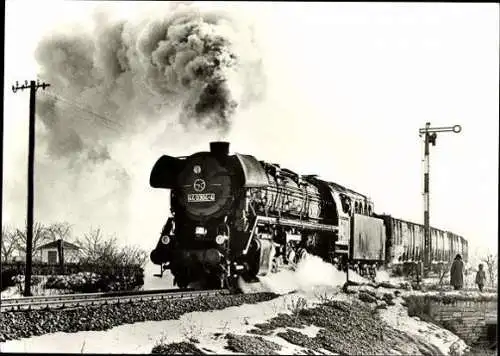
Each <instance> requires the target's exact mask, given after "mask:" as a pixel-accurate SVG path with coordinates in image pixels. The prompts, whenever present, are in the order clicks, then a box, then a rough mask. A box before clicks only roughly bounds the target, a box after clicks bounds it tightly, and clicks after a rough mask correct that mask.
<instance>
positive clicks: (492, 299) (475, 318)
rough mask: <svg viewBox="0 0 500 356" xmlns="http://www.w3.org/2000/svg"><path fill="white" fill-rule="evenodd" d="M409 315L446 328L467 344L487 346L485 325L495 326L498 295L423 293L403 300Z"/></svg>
mask: <svg viewBox="0 0 500 356" xmlns="http://www.w3.org/2000/svg"><path fill="white" fill-rule="evenodd" d="M405 300H406V304H407V306H408V314H409V315H410V316H414V315H416V316H419V317H421V318H422V319H427V320H428V319H429V318H430V319H431V321H433V322H435V323H437V324H439V325H441V326H443V327H445V328H446V329H448V330H450V331H451V332H453V333H454V334H456V335H458V336H459V337H460V338H462V339H463V340H464V341H465V342H466V343H467V344H469V345H476V344H483V343H484V344H486V343H488V335H487V333H488V325H492V324H493V325H495V326H496V324H497V294H496V293H482V294H480V293H475V294H473V295H460V294H458V293H441V294H431V295H428V294H422V295H410V296H406V297H405Z"/></svg>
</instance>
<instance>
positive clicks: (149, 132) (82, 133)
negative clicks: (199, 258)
mask: <svg viewBox="0 0 500 356" xmlns="http://www.w3.org/2000/svg"><path fill="white" fill-rule="evenodd" d="M260 55H261V53H260V50H259V48H258V47H257V43H256V42H255V40H254V34H253V29H252V28H251V27H248V26H246V24H245V23H244V22H240V21H236V20H235V18H234V17H233V14H230V13H227V12H223V11H219V10H213V9H203V10H201V9H199V8H198V7H196V6H194V5H184V4H181V5H178V4H176V5H170V4H169V5H167V6H166V8H165V9H164V11H157V13H156V14H155V17H149V16H148V17H147V18H144V19H143V20H141V21H136V22H132V21H130V22H129V21H124V20H119V21H116V20H113V21H112V20H110V17H109V16H108V15H107V14H106V13H105V12H102V11H101V12H99V13H97V15H96V16H95V18H94V29H93V31H89V32H84V31H80V32H78V33H77V32H75V31H72V32H65V33H50V34H48V35H47V36H45V37H44V38H43V39H42V40H41V41H40V43H39V45H38V47H37V49H36V52H35V57H36V60H37V62H38V64H39V65H40V67H41V73H40V80H43V81H45V82H47V83H50V85H51V86H50V87H49V88H48V90H45V91H42V90H39V92H38V95H37V118H38V119H39V120H38V122H37V151H36V162H35V164H36V167H35V172H36V174H35V179H36V181H35V184H36V189H35V192H36V196H35V218H36V220H39V221H42V222H45V223H49V222H51V221H57V220H59V221H61V220H62V221H68V222H70V223H72V224H77V225H78V226H79V227H80V230H79V231H78V229H76V230H77V231H76V233H77V234H81V233H82V232H84V231H85V230H86V229H88V228H89V227H90V226H92V227H102V228H103V229H104V231H105V232H109V233H117V234H118V237H119V238H120V240H122V241H124V242H126V241H127V240H129V241H130V240H135V241H136V242H138V241H141V244H143V246H149V245H151V246H153V245H154V243H155V241H154V239H156V238H157V233H158V230H159V229H161V224H163V222H164V220H165V219H166V216H167V215H168V213H169V210H168V209H169V207H168V195H167V193H166V192H165V191H158V190H153V189H152V188H150V187H149V184H148V182H149V173H150V170H151V168H152V166H153V164H154V162H155V160H156V159H157V158H158V157H159V156H160V155H162V154H171V155H176V154H184V153H185V152H186V151H188V150H189V151H192V150H193V146H196V145H197V143H198V142H200V143H201V142H203V147H204V148H206V147H205V146H206V140H207V137H209V138H210V137H212V138H221V136H226V135H227V134H228V133H229V132H230V130H231V127H232V125H233V123H234V121H235V120H236V117H237V116H238V114H239V113H240V111H241V110H244V109H245V108H246V107H247V106H248V105H250V104H254V103H256V102H258V101H259V100H260V99H261V98H262V97H263V95H264V89H265V85H266V78H265V76H264V75H263V72H264V71H263V68H262V60H261V58H260ZM247 117H248V116H247ZM22 158H24V157H20V159H22ZM23 178H24V177H22V176H16V177H15V179H10V182H9V184H8V188H9V191H8V194H7V196H6V198H7V200H8V201H9V202H15V203H10V205H11V206H9V210H10V215H11V216H14V217H16V219H15V220H17V221H16V223H22V221H23V218H22V217H23V216H25V210H24V207H23V206H22V204H21V203H20V202H23V201H24V199H25V198H24V197H25V183H24V179H23ZM159 197H160V198H159ZM146 241H147V242H146Z"/></svg>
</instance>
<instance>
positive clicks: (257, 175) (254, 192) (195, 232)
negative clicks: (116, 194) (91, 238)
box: [150, 142, 455, 288]
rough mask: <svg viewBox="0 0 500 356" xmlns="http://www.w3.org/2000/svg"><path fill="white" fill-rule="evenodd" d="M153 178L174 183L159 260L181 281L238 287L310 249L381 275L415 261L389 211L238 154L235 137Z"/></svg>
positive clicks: (159, 169)
mask: <svg viewBox="0 0 500 356" xmlns="http://www.w3.org/2000/svg"><path fill="white" fill-rule="evenodd" d="M150 185H151V186H152V187H154V188H164V189H170V190H171V215H172V216H171V217H169V218H168V220H167V222H166V224H165V225H164V227H163V229H162V232H161V235H160V238H159V241H158V243H157V245H156V248H155V249H154V250H153V251H152V252H151V261H152V262H153V263H154V264H158V265H161V266H162V268H165V269H170V271H171V273H172V274H173V276H174V283H175V284H176V285H178V286H179V287H180V288H186V287H187V286H188V285H190V284H193V283H201V284H202V285H203V286H204V287H207V288H219V287H228V288H232V287H235V286H236V280H237V278H239V277H243V278H244V279H245V280H255V279H258V277H260V276H265V275H267V274H268V273H270V272H276V271H278V270H279V269H280V266H281V265H287V264H296V263H297V262H298V261H299V260H300V259H301V258H304V256H306V255H307V254H314V255H316V256H319V257H321V258H322V259H323V260H325V261H327V262H329V263H332V264H335V265H337V267H338V268H344V269H345V268H347V266H348V265H351V266H352V267H353V268H355V269H357V270H358V271H359V272H360V273H362V274H364V273H371V274H372V275H373V273H374V272H375V270H376V269H377V268H378V267H379V266H380V265H383V264H391V265H392V264H395V265H397V264H404V263H406V262H408V261H407V260H405V259H404V258H401V257H400V258H398V257H397V256H395V251H400V246H399V245H397V243H398V242H401V243H400V245H401V244H403V243H405V242H406V241H407V239H404V238H403V237H401V236H399V235H398V236H395V237H393V236H392V234H398V233H399V234H400V235H401V234H402V233H403V232H402V230H401V231H400V230H397V229H394V228H393V225H394V224H393V218H391V217H390V216H380V217H379V216H376V215H375V214H374V207H373V203H372V202H371V201H370V199H369V198H368V197H366V196H365V195H363V194H360V193H357V192H355V191H352V190H350V189H347V188H345V187H343V186H341V185H338V184H336V183H333V182H327V181H324V180H321V179H318V178H317V177H316V176H314V175H299V174H297V173H295V172H292V171H290V170H288V169H285V168H281V167H280V166H279V165H278V164H271V163H267V162H264V161H259V160H257V159H256V158H255V157H253V156H251V155H243V154H238V153H235V154H233V155H229V143H227V142H212V143H210V152H197V153H194V154H192V155H190V156H188V157H171V156H166V155H164V156H162V157H160V158H159V159H158V161H157V162H156V164H155V165H154V167H153V169H152V171H151V176H150ZM409 224H412V223H409ZM414 225H416V224H414ZM454 236H455V235H454ZM398 237H399V239H398ZM412 241H415V239H414V240H412ZM405 246H406V245H405ZM405 246H403V247H405ZM406 247H407V246H406ZM403 257H405V256H403Z"/></svg>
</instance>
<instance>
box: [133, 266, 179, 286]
mask: <svg viewBox="0 0 500 356" xmlns="http://www.w3.org/2000/svg"><path fill="white" fill-rule="evenodd" d="M155 274H160V266H158V265H155V264H153V263H152V262H151V261H149V262H148V263H147V264H146V266H145V267H144V285H143V286H142V288H141V289H142V290H155V289H169V288H175V286H174V276H172V274H171V273H170V270H166V271H165V272H163V276H162V277H156V276H154V275H155Z"/></svg>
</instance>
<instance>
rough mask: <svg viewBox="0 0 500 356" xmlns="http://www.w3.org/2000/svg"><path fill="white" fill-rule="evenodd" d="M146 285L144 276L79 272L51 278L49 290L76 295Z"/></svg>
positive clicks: (124, 289)
mask: <svg viewBox="0 0 500 356" xmlns="http://www.w3.org/2000/svg"><path fill="white" fill-rule="evenodd" d="M143 284H144V276H143V274H132V275H116V274H97V273H93V272H79V273H76V274H71V275H59V276H50V277H49V278H48V279H47V282H46V283H45V288H47V289H49V288H50V289H63V290H69V291H72V292H75V293H95V292H110V291H126V290H133V289H136V288H137V287H140V286H142V285H143Z"/></svg>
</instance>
